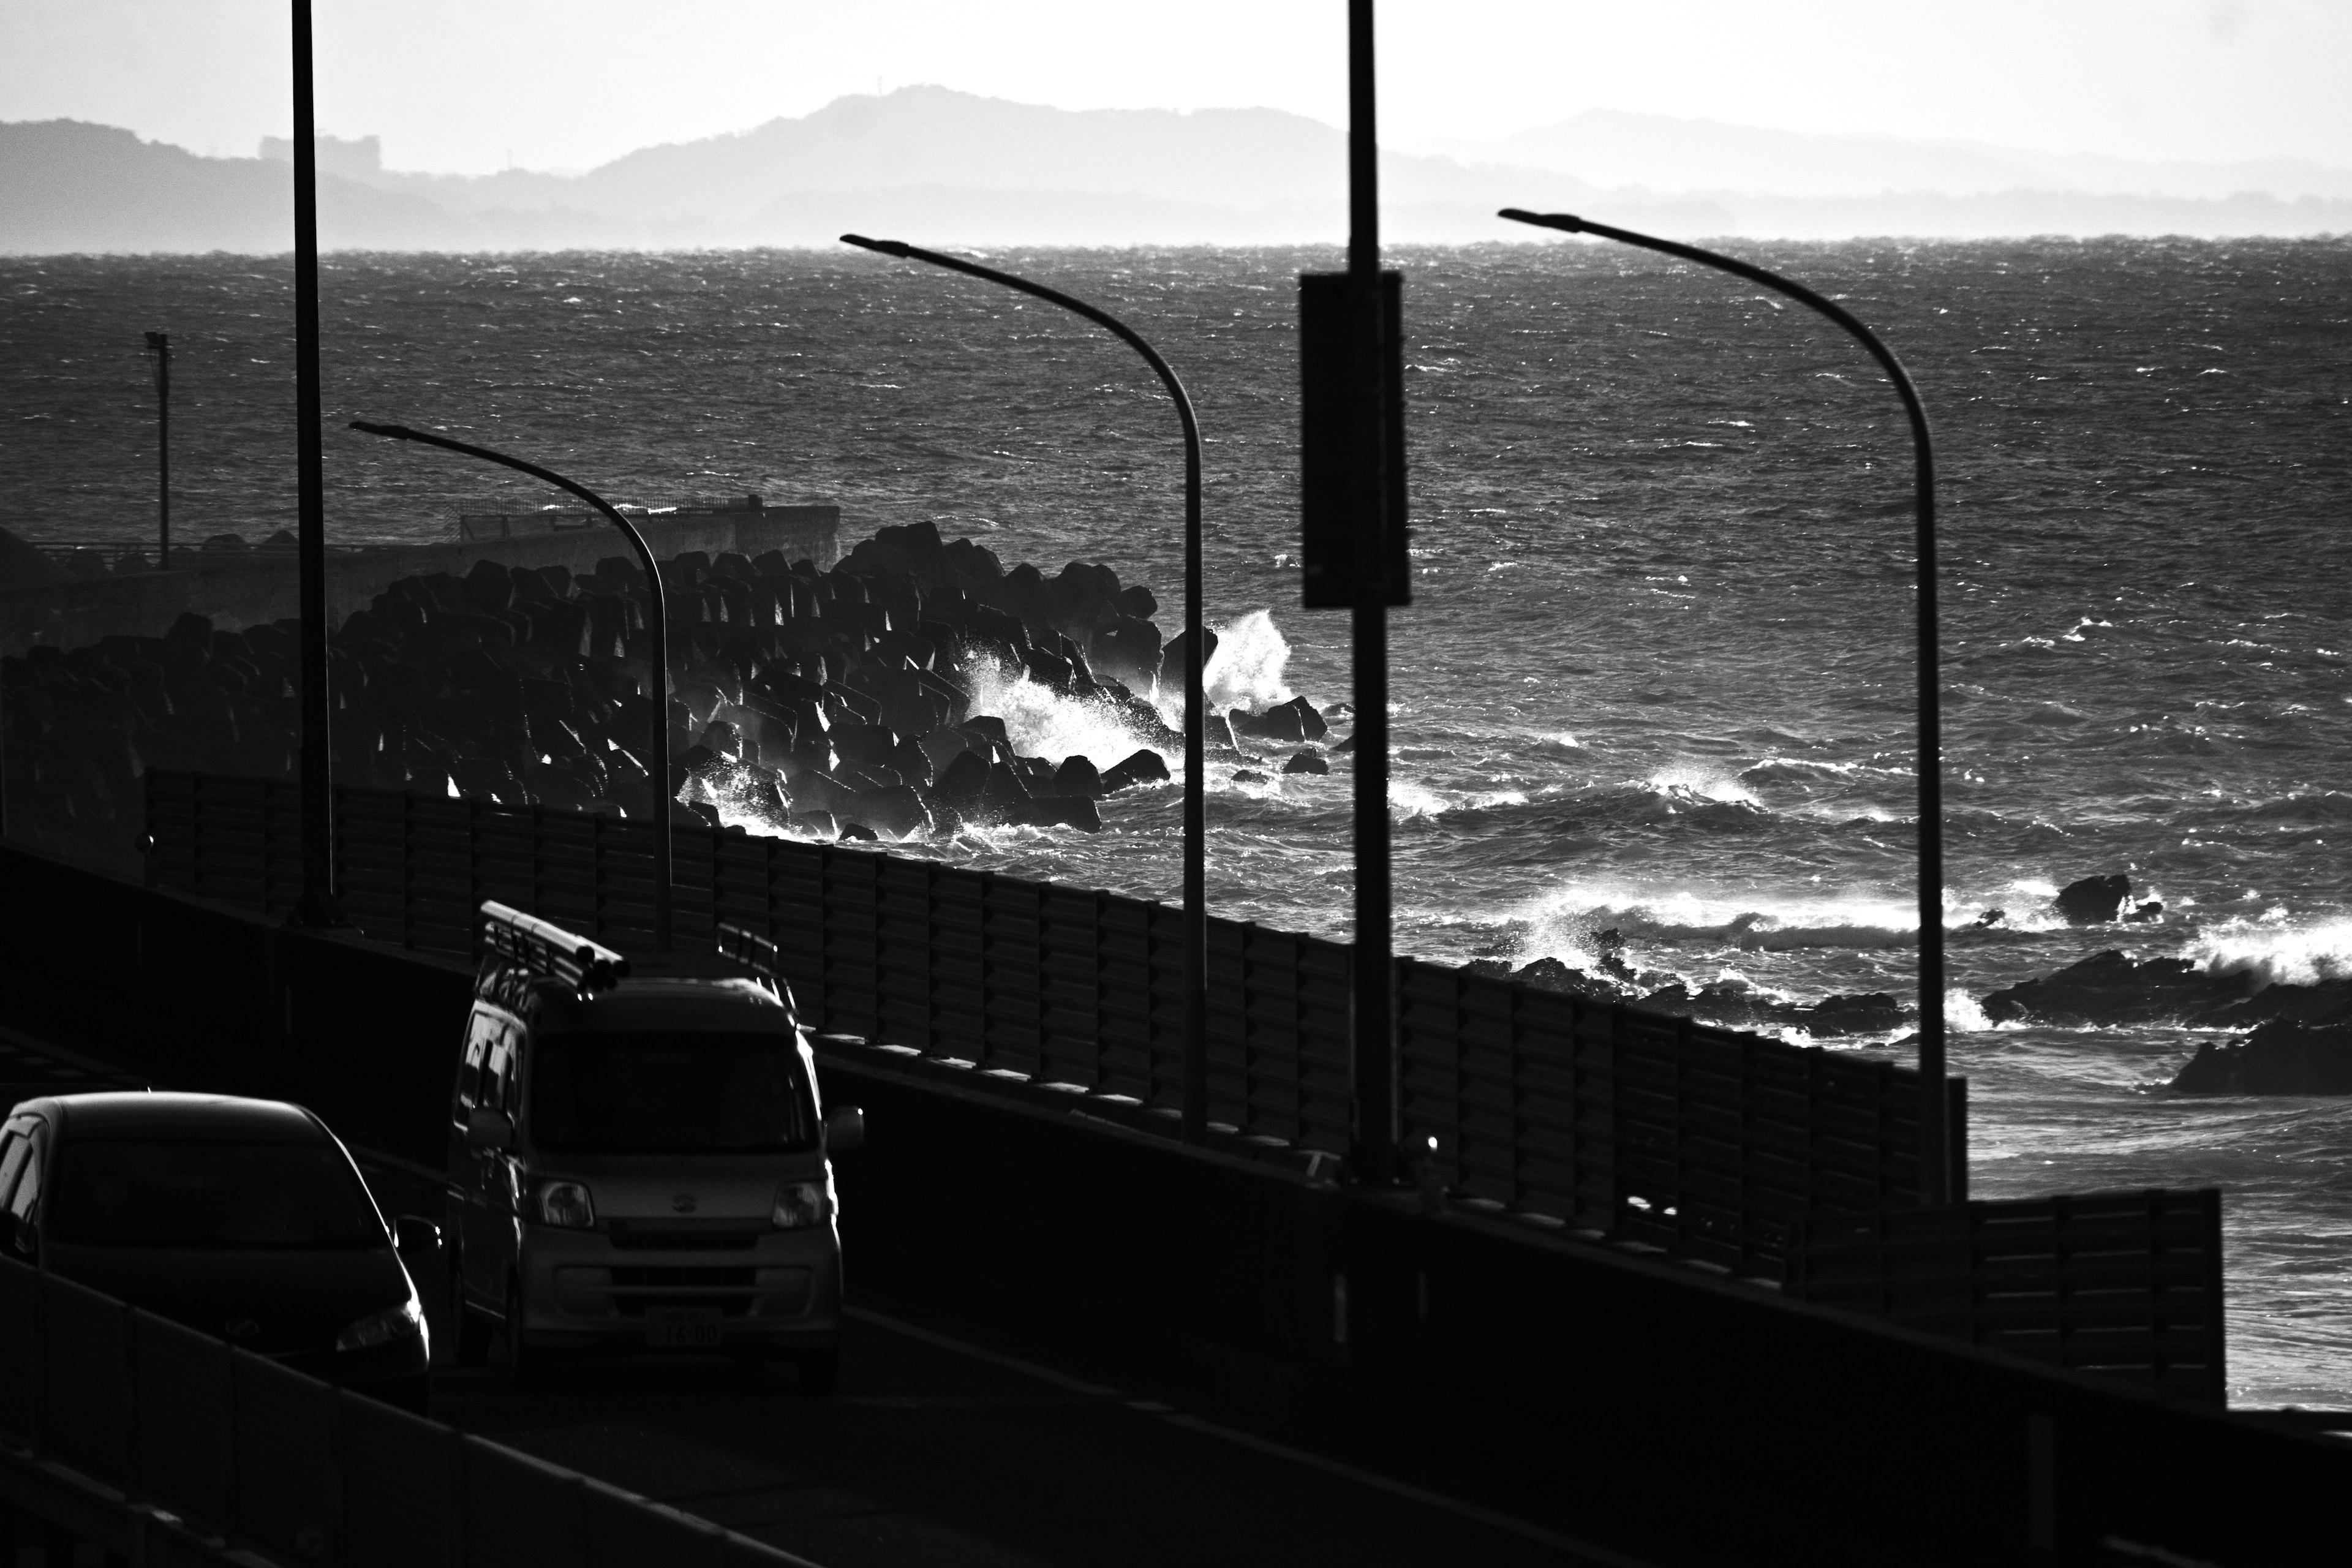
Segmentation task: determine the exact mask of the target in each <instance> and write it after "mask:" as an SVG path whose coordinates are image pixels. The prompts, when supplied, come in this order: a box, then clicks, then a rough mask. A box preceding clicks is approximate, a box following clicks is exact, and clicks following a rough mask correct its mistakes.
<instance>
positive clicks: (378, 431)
mask: <svg viewBox="0 0 2352 1568" xmlns="http://www.w3.org/2000/svg"><path fill="white" fill-rule="evenodd" d="M352 429H354V430H364V431H366V432H367V433H368V434H369V435H371V436H383V437H388V438H389V439H391V440H394V441H420V442H423V443H424V444H425V446H427V447H440V448H442V449H443V450H444V451H449V452H462V453H464V454H465V455H466V456H467V457H468V458H481V459H482V461H484V462H486V463H497V464H499V466H501V467H503V468H513V469H515V470H516V471H517V472H519V473H525V474H529V475H530V477H531V478H533V479H544V480H546V481H547V482H548V483H549V484H551V485H553V486H554V487H555V488H556V489H560V490H566V491H569V492H570V493H571V494H572V495H575V496H578V497H579V498H580V499H581V500H584V501H586V502H587V503H588V504H589V505H590V506H593V507H594V508H595V509H596V510H598V511H601V512H603V513H604V521H607V522H609V523H611V524H612V525H613V526H614V528H617V529H619V530H620V531H622V532H623V533H625V534H627V535H628V536H629V542H630V543H631V544H633V545H635V546H636V551H637V559H638V560H640V561H642V562H644V563H645V567H646V586H647V588H648V589H650V590H651V592H652V594H653V612H654V613H653V615H652V616H650V617H649V622H650V624H649V625H648V626H647V627H646V629H647V630H648V631H650V632H651V633H652V634H653V645H654V646H653V649H652V656H653V658H652V662H653V671H652V674H653V687H654V693H653V697H654V725H653V753H652V758H651V760H652V762H653V763H655V765H656V766H657V767H658V768H659V769H660V772H659V773H656V775H655V777H654V780H653V786H654V951H655V952H668V951H669V950H670V937H671V927H670V842H669V816H670V812H669V806H670V796H669V791H670V783H669V608H668V605H667V604H666V603H665V602H664V600H663V598H662V581H661V568H660V567H659V566H658V565H656V563H655V561H654V552H652V551H651V550H649V549H647V548H646V536H645V535H644V534H642V533H639V532H638V531H637V530H636V525H635V523H632V522H631V521H629V520H628V519H627V518H625V517H623V516H622V515H621V514H620V512H619V511H617V510H614V507H613V505H612V503H611V502H609V501H607V500H605V499H604V497H603V496H600V495H598V494H597V493H596V492H595V491H594V490H592V489H589V488H588V487H587V486H586V485H583V484H578V483H575V482H574V481H572V480H571V479H565V478H564V477H563V476H562V474H559V473H555V472H553V471H552V470H551V469H548V468H541V467H540V466H539V465H538V464H537V463H526V462H524V461H523V460H522V459H521V458H509V457H508V456H507V455H506V454H505V453H504V452H493V451H491V450H490V449H489V448H488V447H473V446H468V445H467V443H465V442H463V441H452V440H451V439H449V437H446V436H436V435H434V434H433V433H432V432H430V431H427V430H412V429H410V428H409V427H408V426H405V425H371V424H369V423H368V422H367V421H366V420H364V419H354V420H352Z"/></svg>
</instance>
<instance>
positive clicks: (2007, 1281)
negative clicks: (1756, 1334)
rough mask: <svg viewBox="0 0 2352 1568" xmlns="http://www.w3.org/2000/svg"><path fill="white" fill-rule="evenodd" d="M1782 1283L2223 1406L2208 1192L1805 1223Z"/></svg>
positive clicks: (2217, 1278)
mask: <svg viewBox="0 0 2352 1568" xmlns="http://www.w3.org/2000/svg"><path fill="white" fill-rule="evenodd" d="M1782 1288H1783V1289H1785V1290H1786V1291H1787V1292H1788V1293H1789V1294H1790V1295H1791V1296H1794V1297H1797V1298H1799V1299H1801V1300H1808V1301H1817V1302H1822V1303H1824V1304H1826V1305H1830V1306H1838V1307H1845V1308H1848V1309H1850V1310H1854V1311H1861V1312H1867V1313H1870V1314H1872V1315H1874V1316H1877V1317H1885V1318H1891V1319H1893V1320H1894V1321H1896V1322H1900V1323H1906V1324H1909V1325H1911V1326H1912V1327H1915V1328H1920V1329H1926V1330H1929V1331H1933V1332H1937V1333H1944V1334H1952V1335H1956V1336H1958V1337H1959V1338H1962V1339H1967V1340H1970V1341H1973V1342H1976V1343H1978V1344H1984V1345H1993V1346H1998V1347H1999V1348H2000V1349H2003V1350H2007V1351H2011V1352H2016V1353H2018V1354H2020V1355H2026V1356H2031V1357H2033V1358H2034V1359H2035V1360H2038V1361H2046V1362H2051V1363H2056V1364H2057V1365H2060V1366H2066V1367H2072V1368H2074V1369H2076V1370H2078V1371H2084V1372H2096V1373H2103V1374H2105V1375H2107V1376H2111V1377H2118V1378H2122V1379H2124V1380H2126V1381H2128V1382H2133V1383H2137V1384H2141V1385H2142V1386H2144V1387H2147V1388H2149V1389H2152V1390H2154V1391H2155V1392H2158V1393H2161V1394H2176V1395H2179V1396H2180V1397H2183V1398H2191V1399H2200V1400H2204V1401H2207V1402H2209V1403H2212V1404H2217V1405H2218V1404H2221V1403H2223V1402H2224V1400H2225V1390H2224V1386H2223V1372H2224V1361H2225V1354H2224V1352H2225V1339H2224V1332H2223V1319H2222V1308H2221V1193H2220V1191H2219V1190H2218V1189H2215V1188H2210V1187H2207V1188H2200V1189H2198V1190H2196V1191H2193V1192H2168V1191H2164V1190H2162V1189H2150V1190H2147V1191H2146V1192H2137V1193H2116V1194H2084V1195H2078V1196H2071V1197H2053V1198H2014V1199H2004V1200H2000V1201H1998V1202H1981V1201H1979V1202H1975V1203H1964V1204H1951V1205H1942V1206H1938V1207H1936V1208H1913V1209H1890V1210H1887V1211H1885V1212H1884V1213H1880V1214H1874V1215H1862V1216H1857V1217H1852V1218H1842V1219H1834V1220H1822V1221H1817V1222H1815V1223H1813V1224H1811V1225H1810V1226H1805V1227H1804V1229H1803V1230H1802V1232H1801V1236H1800V1237H1799V1239H1798V1242H1797V1245H1796V1246H1795V1247H1793V1248H1792V1249H1791V1251H1790V1256H1789V1259H1788V1265H1787V1271H1786V1274H1785V1276H1784V1281H1783V1286H1782Z"/></svg>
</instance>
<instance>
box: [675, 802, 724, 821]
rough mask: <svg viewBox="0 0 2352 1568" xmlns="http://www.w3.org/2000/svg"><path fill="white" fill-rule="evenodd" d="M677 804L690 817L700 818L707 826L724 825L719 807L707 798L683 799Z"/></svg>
mask: <svg viewBox="0 0 2352 1568" xmlns="http://www.w3.org/2000/svg"><path fill="white" fill-rule="evenodd" d="M677 804H678V809H679V810H681V811H683V812H685V813H686V815H687V816H688V817H689V818H699V819H700V820H701V822H702V825H703V826H705V827H719V826H724V825H723V824H721V823H720V822H719V808H718V807H717V806H715V805H711V804H710V803H709V801H707V800H682V801H679V802H678V803H677Z"/></svg>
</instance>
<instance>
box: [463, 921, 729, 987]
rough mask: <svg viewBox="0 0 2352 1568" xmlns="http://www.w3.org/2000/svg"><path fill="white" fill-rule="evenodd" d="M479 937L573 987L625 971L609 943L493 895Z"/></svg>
mask: <svg viewBox="0 0 2352 1568" xmlns="http://www.w3.org/2000/svg"><path fill="white" fill-rule="evenodd" d="M482 942H483V945H484V946H486V947H488V949H489V950H490V951H491V952H495V953H497V954H498V955H499V957H500V958H503V959H506V960H508V961H509V963H519V964H521V965H522V966H523V967H524V968H526V969H530V970H533V971H536V972H537V973H541V974H551V975H553V976H554V977H555V978H556V979H558V980H561V981H562V982H563V983H564V984H566V985H569V986H571V987H572V989H573V990H575V991H601V990H603V989H604V988H605V987H606V986H608V985H614V984H619V982H620V981H621V980H622V979H623V978H624V977H625V976H626V975H627V973H629V961H628V959H627V958H625V956H623V955H622V954H620V953H617V952H614V951H613V950H612V949H611V948H609V947H604V946H600V945H599V944H597V943H595V942H590V941H589V940H588V939H587V938H586V937H584V936H580V935H578V934H576V933H574V932H572V931H565V930H564V929H563V928H562V926H560V925H556V924H554V923H553V922H552V921H543V920H541V919H540V918H539V917H538V916H537V915H527V914H525V913H523V912H522V911H521V910H515V909H509V908H508V907H507V906H506V905H504V904H501V903H499V902H498V901H497V900H494V899H485V900H482ZM770 951H773V949H771V950H770Z"/></svg>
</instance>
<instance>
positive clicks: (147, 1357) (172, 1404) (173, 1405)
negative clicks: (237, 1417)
mask: <svg viewBox="0 0 2352 1568" xmlns="http://www.w3.org/2000/svg"><path fill="white" fill-rule="evenodd" d="M131 1379H132V1389H133V1394H134V1397H135V1399H136V1401H137V1408H138V1423H137V1428H136V1431H135V1433H134V1435H133V1436H134V1441H135V1443H136V1446H137V1451H136V1454H135V1456H134V1459H133V1464H132V1468H131V1482H132V1489H134V1490H136V1491H138V1492H139V1493H141V1494H142V1496H145V1497H149V1498H152V1499H153V1500H155V1501H157V1502H160V1503H162V1504H163V1506H164V1507H166V1508H168V1509H170V1510H172V1511H173V1513H176V1514H179V1515H180V1516H181V1517H183V1518H184V1519H191V1520H194V1521H196V1522H198V1523H200V1524H204V1525H206V1526H209V1527H210V1528H212V1529H213V1530H215V1531H225V1530H226V1529H227V1528H228V1527H229V1524H230V1521H231V1520H232V1519H233V1518H234V1516H235V1513H236V1506H235V1502H234V1500H233V1499H232V1497H231V1495H230V1490H229V1480H230V1477H229V1446H228V1445H227V1444H226V1443H225V1442H223V1441H222V1440H221V1434H223V1433H224V1432H226V1431H227V1430H228V1427H229V1381H228V1380H229V1371H228V1347H227V1346H226V1345H224V1344H222V1343H221V1342H220V1341H218V1340H216V1339H214V1338H212V1337H211V1336H209V1335H206V1334H200V1333H198V1332H196V1331H195V1330H194V1329H191V1328H185V1327H183V1326H182V1325H181V1324H178V1323H174V1322H172V1321H169V1320H167V1319H163V1318H158V1317H156V1316H154V1315H153V1314H152V1313H148V1312H133V1313H131Z"/></svg>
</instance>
